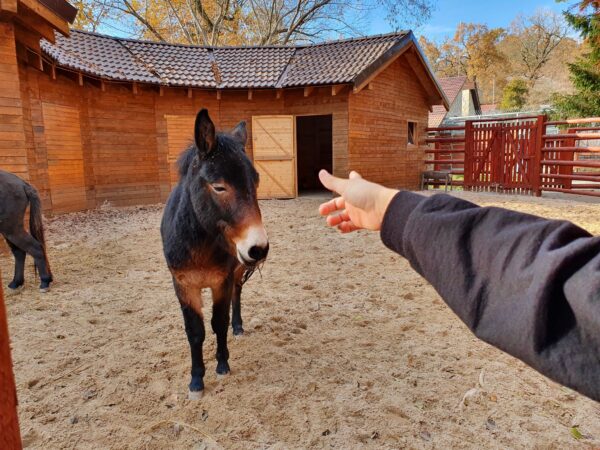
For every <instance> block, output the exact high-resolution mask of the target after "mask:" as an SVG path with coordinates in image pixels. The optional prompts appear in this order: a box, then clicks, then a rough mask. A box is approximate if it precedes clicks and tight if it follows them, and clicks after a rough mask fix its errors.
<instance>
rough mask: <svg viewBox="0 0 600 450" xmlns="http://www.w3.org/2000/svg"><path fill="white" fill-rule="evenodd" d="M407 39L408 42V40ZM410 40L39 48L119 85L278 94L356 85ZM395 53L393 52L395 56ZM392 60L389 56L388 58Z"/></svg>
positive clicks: (104, 43)
mask: <svg viewBox="0 0 600 450" xmlns="http://www.w3.org/2000/svg"><path fill="white" fill-rule="evenodd" d="M403 38H408V40H407V39H403ZM411 39H412V40H414V38H413V37H412V33H410V32H400V33H393V34H388V35H381V36H370V37H363V38H354V39H346V40H340V41H332V42H326V43H322V44H315V45H305V46H263V47H218V48H217V47H215V48H212V47H198V46H190V45H177V44H165V43H157V42H147V41H136V40H131V39H122V38H117V37H110V36H104V35H99V34H94V33H87V32H83V31H78V30H72V32H71V37H70V38H65V37H63V36H61V35H58V34H57V36H56V44H54V45H53V44H50V43H49V42H46V41H42V49H43V51H44V53H45V54H46V55H48V56H49V57H50V58H52V59H53V60H54V62H56V64H58V65H59V66H62V67H65V68H69V69H73V70H77V71H81V72H84V73H86V74H89V75H92V76H96V77H100V78H105V79H109V80H111V79H112V80H119V81H139V82H147V83H154V84H163V85H168V86H189V87H204V88H275V87H278V88H279V87H281V88H284V87H294V86H311V85H331V84H342V83H351V82H353V81H355V80H356V77H357V76H359V75H360V74H361V73H362V72H363V71H365V70H366V69H368V68H369V67H371V66H373V65H378V64H380V63H381V59H382V58H380V57H382V55H384V54H385V53H386V52H387V51H388V50H390V49H391V48H392V47H393V46H394V45H396V44H398V45H397V47H401V46H404V45H405V42H406V43H408V42H412V41H411ZM395 50H396V49H394V51H395ZM388 53H389V52H388Z"/></svg>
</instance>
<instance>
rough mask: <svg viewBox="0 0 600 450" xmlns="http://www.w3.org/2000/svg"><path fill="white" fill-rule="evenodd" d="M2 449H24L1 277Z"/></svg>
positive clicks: (0, 394)
mask: <svg viewBox="0 0 600 450" xmlns="http://www.w3.org/2000/svg"><path fill="white" fill-rule="evenodd" d="M0 448H2V449H7V450H19V449H21V448H23V447H22V445H21V435H20V433H19V418H18V416H17V389H16V387H15V377H14V375H13V370H12V361H11V357H10V341H9V338H8V323H7V320H6V308H5V307H4V297H3V295H2V277H0Z"/></svg>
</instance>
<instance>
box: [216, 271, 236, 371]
mask: <svg viewBox="0 0 600 450" xmlns="http://www.w3.org/2000/svg"><path fill="white" fill-rule="evenodd" d="M232 294H233V280H232V279H231V277H229V278H228V279H227V280H225V282H224V283H223V284H222V285H221V286H220V287H219V288H217V289H213V314H212V319H211V325H212V329H213V331H214V332H215V334H216V335H217V373H218V374H219V375H225V374H227V373H229V363H228V360H229V349H228V348H227V330H228V328H229V309H230V307H231V296H232Z"/></svg>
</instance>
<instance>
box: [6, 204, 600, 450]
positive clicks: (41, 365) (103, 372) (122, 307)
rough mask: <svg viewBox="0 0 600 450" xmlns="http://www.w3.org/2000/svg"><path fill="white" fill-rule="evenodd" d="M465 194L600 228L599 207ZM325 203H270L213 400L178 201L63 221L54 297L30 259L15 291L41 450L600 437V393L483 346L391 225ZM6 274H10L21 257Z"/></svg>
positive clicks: (517, 442)
mask: <svg viewBox="0 0 600 450" xmlns="http://www.w3.org/2000/svg"><path fill="white" fill-rule="evenodd" d="M457 195H460V196H462V197H465V198H468V199H470V200H473V201H476V202H479V203H481V204H485V205H498V206H504V207H508V208H512V209H515V210H520V211H527V212H531V213H535V214H539V215H542V216H546V217H552V218H564V219H570V220H573V221H574V222H576V223H577V224H579V225H581V226H583V227H586V228H588V229H589V230H590V231H591V232H592V233H595V234H600V220H599V218H600V204H599V203H597V202H590V201H579V200H576V199H571V200H564V199H556V198H550V199H548V198H542V199H536V198H531V197H516V196H502V195H497V194H475V193H459V194H457ZM323 198H324V197H323V196H321V197H318V196H317V197H315V196H313V197H308V198H300V199H297V200H291V201H274V200H273V201H264V202H262V203H261V207H262V209H263V214H264V219H265V223H266V226H267V229H268V231H269V234H270V240H271V253H270V255H269V259H268V261H267V263H266V264H265V266H264V268H263V270H262V276H261V274H256V275H255V276H254V277H253V278H252V279H251V280H250V281H249V282H248V284H247V285H246V286H245V289H244V292H243V297H242V300H243V316H244V319H245V328H246V334H245V335H244V336H243V337H242V338H240V339H235V340H234V339H231V341H230V353H231V358H230V365H231V368H232V373H231V375H230V376H227V377H225V378H223V379H217V377H216V374H215V366H216V362H215V360H214V352H215V338H214V335H213V334H212V333H207V340H206V343H205V347H204V348H205V361H206V363H207V375H206V377H205V383H206V392H205V394H204V397H203V398H202V399H201V400H199V401H190V400H188V399H187V383H188V381H189V377H188V373H189V369H190V359H189V356H188V345H187V341H186V337H185V333H184V331H183V320H182V318H181V313H180V310H179V306H178V303H177V301H176V298H175V295H174V293H173V290H172V287H171V283H170V277H169V274H168V271H167V269H166V266H165V264H164V261H163V258H162V254H161V244H160V238H159V233H158V225H159V222H160V216H161V208H162V206H161V205H155V206H147V207H134V208H126V209H113V208H105V209H103V210H98V211H91V212H87V213H77V214H70V215H65V216H60V217H57V218H54V219H51V220H48V221H47V224H48V226H47V235H48V240H49V248H50V251H49V252H50V261H51V264H52V268H53V271H54V274H55V279H56V283H55V284H54V285H53V289H52V291H51V292H50V293H48V294H40V293H38V292H37V281H35V280H34V278H33V271H32V270H31V267H30V266H31V264H30V263H29V264H28V273H27V284H26V287H25V288H24V289H23V290H22V291H20V292H18V293H7V299H6V303H7V308H8V313H9V322H10V332H11V336H12V349H13V358H14V369H15V374H16V381H17V389H18V395H19V402H20V412H19V416H20V423H21V430H22V435H23V440H24V443H25V445H26V447H27V448H39V449H51V448H78V449H87V448H103V449H113V448H114V449H146V448H148V449H163V448H165V449H166V448H169V449H170V448H176V449H180V448H181V449H190V448H192V449H203V448H236V449H246V448H257V449H258V448H261V449H262V448H277V449H283V448H329V447H336V448H343V449H347V448H361V447H366V446H369V447H372V448H441V449H444V448H450V447H453V448H591V447H594V446H595V447H598V446H600V405H599V404H598V403H595V402H593V401H591V400H588V399H586V398H584V397H582V396H580V395H578V394H576V393H574V392H573V391H571V390H569V389H566V388H563V387H560V386H558V385H557V384H555V383H553V382H551V381H549V380H548V379H546V378H545V377H543V376H542V375H540V374H538V373H537V372H535V371H533V370H532V369H529V368H528V367H526V366H525V365H524V364H522V363H521V362H519V361H517V360H515V359H513V358H511V357H509V356H507V355H505V354H503V353H501V352H500V351H498V350H496V349H494V348H492V347H490V346H488V345H487V344H485V343H482V342H480V341H478V340H477V339H476V338H475V337H473V335H471V334H470V332H469V331H468V330H467V329H466V327H465V326H464V325H463V324H462V322H460V321H459V320H458V319H457V318H456V317H455V316H454V315H453V314H452V313H451V312H450V311H449V309H448V308H447V307H446V306H445V305H444V304H443V302H442V301H441V300H440V298H439V297H438V296H437V294H436V293H435V291H434V290H433V289H432V288H431V287H430V286H429V285H428V283H427V282H426V281H424V280H423V279H422V278H420V277H419V276H418V275H417V274H415V273H414V272H413V271H412V270H411V269H410V267H409V266H408V264H407V263H406V262H405V261H404V260H403V259H402V258H400V257H399V256H396V255H394V254H392V253H391V252H390V251H388V250H387V249H385V248H384V247H383V245H382V244H381V242H380V240H379V237H378V235H377V234H373V233H366V232H360V233H358V234H355V235H348V236H343V235H339V234H337V233H336V232H335V231H333V230H329V229H326V228H325V227H324V225H323V221H322V219H321V218H319V217H318V216H317V214H316V209H317V205H318V204H319V202H320V201H321V200H322V199H323ZM0 268H1V270H2V273H3V275H4V283H5V284H7V283H8V281H10V280H8V279H7V278H8V277H9V274H11V273H12V259H11V258H9V257H8V255H6V254H4V255H2V256H0ZM448 270H451V268H448ZM205 304H210V300H208V301H205ZM206 316H207V317H210V308H206ZM573 426H577V427H578V428H577V429H578V430H579V432H580V433H581V435H582V436H583V438H582V439H579V440H576V439H575V438H574V437H573V436H572V427H573Z"/></svg>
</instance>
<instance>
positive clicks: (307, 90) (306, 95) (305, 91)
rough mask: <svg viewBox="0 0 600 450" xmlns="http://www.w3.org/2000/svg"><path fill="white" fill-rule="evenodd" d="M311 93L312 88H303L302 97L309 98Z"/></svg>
mask: <svg viewBox="0 0 600 450" xmlns="http://www.w3.org/2000/svg"><path fill="white" fill-rule="evenodd" d="M313 92H315V87H314V86H308V87H305V88H304V96H305V97H309V96H310V95H311V94H312V93H313Z"/></svg>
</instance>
